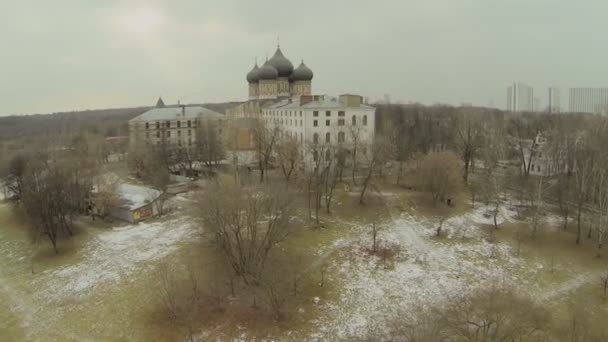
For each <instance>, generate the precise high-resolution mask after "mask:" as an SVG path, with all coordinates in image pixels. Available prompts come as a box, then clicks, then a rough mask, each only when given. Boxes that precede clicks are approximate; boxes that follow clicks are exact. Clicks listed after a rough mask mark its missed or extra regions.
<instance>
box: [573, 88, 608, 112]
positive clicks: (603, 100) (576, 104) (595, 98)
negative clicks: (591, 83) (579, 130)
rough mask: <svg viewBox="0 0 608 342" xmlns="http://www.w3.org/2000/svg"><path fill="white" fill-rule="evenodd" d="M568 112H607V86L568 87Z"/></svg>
mask: <svg viewBox="0 0 608 342" xmlns="http://www.w3.org/2000/svg"><path fill="white" fill-rule="evenodd" d="M570 112H572V113H596V114H607V113H608V88H570Z"/></svg>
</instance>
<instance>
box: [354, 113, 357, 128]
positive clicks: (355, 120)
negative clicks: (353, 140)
mask: <svg viewBox="0 0 608 342" xmlns="http://www.w3.org/2000/svg"><path fill="white" fill-rule="evenodd" d="M356 124H357V117H356V116H354V115H353V126H354V125H356Z"/></svg>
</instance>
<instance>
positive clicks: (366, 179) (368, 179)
mask: <svg viewBox="0 0 608 342" xmlns="http://www.w3.org/2000/svg"><path fill="white" fill-rule="evenodd" d="M373 171H374V168H373V166H372V165H370V167H369V171H368V172H367V177H365V181H364V183H363V189H362V190H361V196H359V204H363V196H364V195H365V191H366V190H367V185H368V184H369V181H370V179H371V178H372V172H373Z"/></svg>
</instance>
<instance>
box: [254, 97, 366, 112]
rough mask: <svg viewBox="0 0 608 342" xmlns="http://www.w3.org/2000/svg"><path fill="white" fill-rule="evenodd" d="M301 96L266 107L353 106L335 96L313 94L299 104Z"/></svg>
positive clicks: (322, 107) (339, 107) (364, 106)
mask: <svg viewBox="0 0 608 342" xmlns="http://www.w3.org/2000/svg"><path fill="white" fill-rule="evenodd" d="M301 102H302V97H294V98H290V99H285V100H281V101H279V102H276V103H274V104H272V105H270V106H268V107H266V108H267V109H297V108H311V109H312V108H320V109H326V108H327V109H342V108H353V107H349V106H347V105H346V104H345V103H343V102H341V101H340V100H339V99H338V98H336V97H330V96H324V95H315V96H313V100H312V101H309V102H305V103H304V104H301ZM356 108H364V109H374V107H372V106H369V105H366V104H363V103H361V105H360V106H357V107H356Z"/></svg>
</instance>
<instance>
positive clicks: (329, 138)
mask: <svg viewBox="0 0 608 342" xmlns="http://www.w3.org/2000/svg"><path fill="white" fill-rule="evenodd" d="M325 142H326V143H328V144H329V143H330V142H331V134H330V133H329V132H327V133H325Z"/></svg>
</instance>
